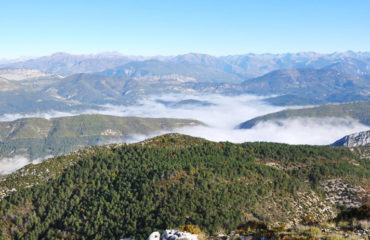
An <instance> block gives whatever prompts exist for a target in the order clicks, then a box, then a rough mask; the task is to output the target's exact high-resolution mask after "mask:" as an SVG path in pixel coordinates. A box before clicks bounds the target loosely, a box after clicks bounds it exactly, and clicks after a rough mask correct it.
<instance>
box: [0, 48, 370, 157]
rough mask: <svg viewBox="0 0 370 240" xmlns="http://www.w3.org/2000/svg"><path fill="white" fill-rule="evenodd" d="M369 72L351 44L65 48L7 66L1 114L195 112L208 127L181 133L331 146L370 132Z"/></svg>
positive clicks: (2, 69)
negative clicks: (277, 48)
mask: <svg viewBox="0 0 370 240" xmlns="http://www.w3.org/2000/svg"><path fill="white" fill-rule="evenodd" d="M369 73H370V53H366V52H364V53H362V52H357V53H355V52H351V51H349V52H343V53H333V54H319V53H314V52H302V53H294V54H290V53H287V54H245V55H234V56H221V57H215V56H210V55H206V54H198V53H189V54H184V55H178V56H155V57H142V56H125V55H122V54H119V53H104V54H96V55H71V54H67V53H56V54H53V55H50V56H44V57H39V58H31V59H25V60H22V61H12V62H8V63H5V64H1V65H0V83H1V89H0V121H14V120H17V119H22V118H29V117H33V118H35V117H36V118H45V117H46V118H55V117H67V116H76V115H80V114H105V115H114V116H121V117H122V116H125V117H130V116H137V117H144V118H148V117H149V118H180V119H184V118H186V119H188V118H191V119H194V120H197V121H201V122H204V123H205V124H206V125H201V126H191V127H190V126H189V127H185V128H181V129H180V128H175V129H174V131H176V132H180V133H183V134H189V135H192V136H198V137H205V138H207V139H208V140H213V141H232V142H237V143H240V142H244V141H274V142H284V143H290V144H320V145H322V144H331V143H332V142H334V141H335V140H337V139H339V138H341V137H343V136H345V135H348V134H351V133H354V132H359V131H365V130H368V128H369V125H370V124H369V121H368V120H366V119H365V120H363V118H362V117H359V115H361V114H359V113H363V112H364V111H368V110H367V108H366V109H365V110H364V108H363V107H361V106H362V105H366V106H367V105H368V103H369V101H370V75H369ZM356 101H361V102H362V103H361V104H357V103H354V104H352V105H351V104H350V105H349V106H350V110H351V112H350V113H352V114H349V115H348V114H347V115H346V114H343V113H341V114H339V113H338V114H333V115H332V116H326V115H325V116H324V115H323V116H322V115H320V114H318V115H315V114H314V117H312V114H303V115H299V116H296V117H291V118H286V119H278V121H276V119H272V120H271V121H264V122H263V124H252V125H250V127H249V128H247V129H239V128H238V126H239V125H240V124H241V123H243V122H246V123H245V124H246V125H248V124H247V123H251V122H254V121H255V119H259V118H261V119H264V118H265V117H263V116H262V115H265V114H272V115H271V116H275V115H274V114H276V115H277V116H280V115H279V114H280V113H275V112H278V111H281V110H285V109H289V108H292V107H293V108H297V106H301V107H305V106H311V105H321V104H332V103H335V104H338V103H344V104H346V103H348V102H356ZM342 106H346V105H334V106H333V107H332V105H328V106H327V107H324V109H326V110H327V109H329V108H330V109H331V108H335V109H337V108H341V107H342ZM326 110H325V111H326ZM288 111H295V110H288ZM297 111H298V110H297ZM342 111H345V112H346V113H348V111H349V110H348V109H347V108H346V107H343V108H342ZM301 112H304V113H308V112H307V111H306V110H302V111H301ZM328 113H331V111H328ZM355 113H356V114H355ZM362 115H363V114H362ZM268 116H270V115H267V117H268ZM328 117H329V118H330V120H328ZM22 121H27V120H26V119H24V120H22ZM245 124H243V126H244V125H245ZM147 137H149V135H147ZM96 143H97V142H95V143H94V144H96ZM84 144H85V145H86V143H85V142H84ZM46 145H48V144H46ZM17 147H20V145H18V146H17ZM17 147H16V148H17ZM28 147H30V146H28ZM26 148H27V147H26ZM73 150H75V149H73ZM60 153H61V152H58V153H54V152H53V154H60ZM27 154H28V153H27ZM27 154H26V155H27ZM26 155H25V156H26ZM26 157H27V158H28V157H29V155H27V156H26Z"/></svg>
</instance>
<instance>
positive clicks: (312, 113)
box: [240, 101, 370, 128]
mask: <svg viewBox="0 0 370 240" xmlns="http://www.w3.org/2000/svg"><path fill="white" fill-rule="evenodd" d="M298 117H302V118H324V117H337V118H353V119H357V120H359V121H360V122H361V123H362V124H365V125H370V101H365V102H352V103H342V104H327V105H322V106H318V107H311V108H302V109H288V110H284V111H280V112H276V113H271V114H267V115H264V116H260V117H256V118H253V119H251V120H248V121H246V122H244V123H242V124H240V128H252V127H253V126H255V125H257V124H258V123H259V122H262V121H269V120H284V119H290V118H298Z"/></svg>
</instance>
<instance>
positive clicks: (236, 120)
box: [0, 94, 369, 145]
mask: <svg viewBox="0 0 370 240" xmlns="http://www.w3.org/2000/svg"><path fill="white" fill-rule="evenodd" d="M186 99H195V100H198V101H207V102H209V103H213V104H214V105H212V106H194V105H183V106H179V107H176V108H173V107H168V106H165V105H164V104H162V103H159V102H158V101H157V100H164V101H174V102H176V101H181V100H186ZM262 100H263V98H262V97H259V96H253V95H242V96H222V95H216V94H211V95H180V94H169V95H166V96H149V97H147V98H146V99H144V100H141V101H140V102H139V104H137V105H131V106H117V105H104V106H103V110H85V111H82V112H57V111H50V112H47V113H34V114H27V115H21V114H13V115H12V114H6V115H3V116H0V121H11V120H15V119H19V118H23V117H43V118H54V117H62V116H72V115H78V114H107V115H114V116H137V117H155V118H162V117H166V118H188V119H196V120H199V121H202V122H204V123H205V124H207V126H198V127H189V128H182V129H177V130H176V132H179V133H183V134H189V135H192V136H198V137H203V138H206V139H209V140H213V141H230V142H236V143H240V142H245V141H270V142H281V143H289V144H316V145H325V144H330V143H332V142H334V141H335V140H337V139H339V138H341V137H343V136H345V135H348V134H351V133H354V132H359V131H364V130H368V129H369V127H368V126H365V125H363V124H361V123H359V122H358V121H357V120H353V119H336V118H321V119H320V118H310V119H307V118H296V119H289V120H283V121H267V122H263V123H260V124H258V125H257V126H255V127H253V128H252V129H236V126H237V125H238V124H240V123H242V122H244V121H247V120H249V119H252V118H254V117H257V116H261V115H264V114H268V113H272V112H277V111H280V110H283V109H285V108H284V107H276V106H272V105H269V104H267V103H266V102H264V101H262ZM161 133H165V132H158V133H156V134H161ZM152 136H155V135H154V134H152V135H151V136H139V135H133V136H132V137H131V139H130V140H129V142H133V141H136V140H143V139H145V138H147V137H152Z"/></svg>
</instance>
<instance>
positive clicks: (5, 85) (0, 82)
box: [0, 77, 19, 92]
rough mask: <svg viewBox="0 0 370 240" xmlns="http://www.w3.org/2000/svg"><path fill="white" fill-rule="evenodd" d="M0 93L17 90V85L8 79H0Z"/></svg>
mask: <svg viewBox="0 0 370 240" xmlns="http://www.w3.org/2000/svg"><path fill="white" fill-rule="evenodd" d="M0 86H1V88H0V92H7V91H13V90H17V89H18V88H19V85H18V84H16V83H14V82H11V81H9V80H8V79H5V78H2V77H0Z"/></svg>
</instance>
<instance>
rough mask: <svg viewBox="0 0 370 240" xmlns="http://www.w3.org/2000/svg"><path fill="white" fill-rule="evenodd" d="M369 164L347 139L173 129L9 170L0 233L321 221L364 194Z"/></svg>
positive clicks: (56, 234) (91, 234) (69, 234)
mask: <svg viewBox="0 0 370 240" xmlns="http://www.w3.org/2000/svg"><path fill="white" fill-rule="evenodd" d="M369 164H370V162H369V160H363V159H360V158H359V157H358V156H357V155H355V154H354V153H352V152H351V151H350V150H349V149H347V148H333V147H318V146H289V145H286V144H273V143H244V144H231V143H227V142H225V143H215V142H209V141H206V140H203V139H199V138H193V137H189V136H184V135H175V134H169V135H164V136H159V137H156V138H154V139H149V140H146V141H144V142H142V143H137V144H131V145H109V146H101V147H90V148H85V149H84V150H81V151H79V152H77V153H73V154H70V155H66V156H61V157H58V158H53V159H49V160H47V161H45V162H43V163H41V164H38V165H28V166H26V167H25V168H23V169H20V170H19V171H17V172H16V173H14V174H11V175H8V176H3V177H2V181H0V187H1V191H2V193H3V194H6V195H8V194H10V195H9V196H8V197H6V198H4V199H3V200H2V201H1V203H0V219H2V220H3V221H2V222H1V223H0V229H1V232H0V233H1V234H2V237H4V238H7V237H8V238H11V239H19V238H23V239H61V238H63V239H79V238H87V239H90V238H91V239H94V238H95V239H96V238H98V239H120V238H125V237H130V238H135V239H146V237H147V236H149V234H150V233H151V232H153V231H156V230H164V229H166V228H167V229H168V228H173V227H174V226H180V225H184V224H193V225H198V226H199V227H200V228H201V229H203V230H204V231H205V232H206V233H209V234H214V233H216V232H217V231H219V229H223V230H225V231H226V232H230V231H232V230H235V229H237V228H238V227H240V226H243V225H244V224H245V223H247V222H248V221H251V220H254V221H262V222H264V223H266V224H267V225H275V226H276V225H277V226H281V225H282V224H284V223H299V222H301V221H305V219H311V221H324V220H325V219H330V218H333V217H334V216H335V214H336V207H335V206H336V205H337V204H338V205H341V204H343V203H344V204H349V205H350V204H352V205H354V206H358V205H360V204H361V201H362V200H365V199H366V195H364V192H365V193H366V191H367V192H368V191H369V189H368V187H369V186H370V182H369V178H370V172H369ZM332 179H335V180H336V181H337V182H339V183H340V184H344V185H346V186H347V187H346V188H347V189H348V190H349V191H344V192H341V191H339V192H340V194H341V195H340V196H338V191H336V194H337V195H336V196H333V195H332V193H331V192H332V191H333V189H332V188H333V187H337V186H339V187H340V186H341V185H337V184H334V185H333V184H332V181H331V180H332ZM326 183H327V185H326ZM35 184H36V185H35ZM32 185H33V187H30V186H32ZM364 187H365V189H366V190H364V189H363V188H364ZM15 190H16V191H15ZM14 191H15V192H14ZM11 192H13V193H11ZM326 198H327V200H325V199H326ZM363 198H365V199H363ZM343 199H346V200H345V201H344V202H343ZM66 203H68V204H66Z"/></svg>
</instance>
